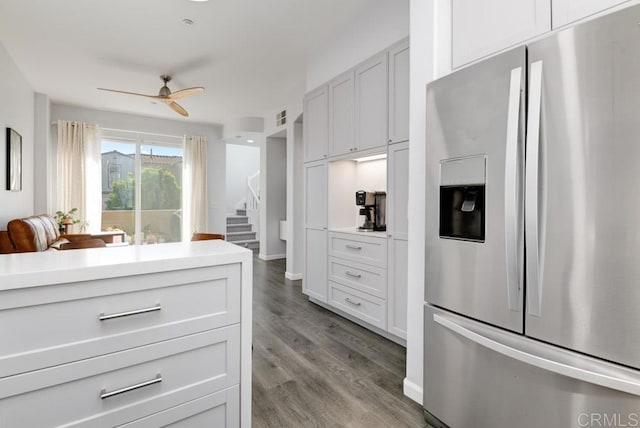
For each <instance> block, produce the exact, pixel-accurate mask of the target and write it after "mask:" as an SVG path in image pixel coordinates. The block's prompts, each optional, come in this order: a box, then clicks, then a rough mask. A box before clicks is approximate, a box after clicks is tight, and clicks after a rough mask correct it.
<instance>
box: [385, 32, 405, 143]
mask: <svg viewBox="0 0 640 428" xmlns="http://www.w3.org/2000/svg"><path fill="white" fill-rule="evenodd" d="M407 140H409V40H403V41H402V42H400V43H398V44H397V45H395V46H393V47H392V48H391V49H390V50H389V143H399V142H402V141H407Z"/></svg>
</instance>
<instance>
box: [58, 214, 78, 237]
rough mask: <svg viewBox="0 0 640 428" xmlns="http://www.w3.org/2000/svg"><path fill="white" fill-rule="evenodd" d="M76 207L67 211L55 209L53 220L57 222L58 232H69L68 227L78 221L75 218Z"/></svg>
mask: <svg viewBox="0 0 640 428" xmlns="http://www.w3.org/2000/svg"><path fill="white" fill-rule="evenodd" d="M77 212H78V208H71V209H70V210H69V211H67V212H64V211H56V215H55V217H54V218H55V220H56V222H57V223H58V230H59V231H60V233H69V228H70V227H71V226H73V225H74V224H78V223H80V220H79V219H76V218H75V215H76V213H77Z"/></svg>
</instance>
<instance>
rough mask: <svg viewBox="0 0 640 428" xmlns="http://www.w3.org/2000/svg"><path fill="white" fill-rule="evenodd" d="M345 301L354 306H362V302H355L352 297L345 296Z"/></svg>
mask: <svg viewBox="0 0 640 428" xmlns="http://www.w3.org/2000/svg"><path fill="white" fill-rule="evenodd" d="M344 301H345V302H347V303H350V304H352V305H353V306H360V305H361V304H362V303H360V302H354V301H353V300H351V299H350V298H348V297H347V298H345V299H344Z"/></svg>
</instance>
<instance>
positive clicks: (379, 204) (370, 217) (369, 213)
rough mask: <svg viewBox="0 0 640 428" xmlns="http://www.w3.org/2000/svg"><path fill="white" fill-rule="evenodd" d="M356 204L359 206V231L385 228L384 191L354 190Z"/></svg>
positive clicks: (385, 199)
mask: <svg viewBox="0 0 640 428" xmlns="http://www.w3.org/2000/svg"><path fill="white" fill-rule="evenodd" d="M356 205H358V206H359V207H362V208H360V211H359V214H360V217H359V219H360V220H359V221H358V223H359V226H358V231H360V232H382V231H385V230H387V225H386V216H385V212H386V208H387V207H386V205H387V193H386V192H367V191H365V190H358V191H357V192H356Z"/></svg>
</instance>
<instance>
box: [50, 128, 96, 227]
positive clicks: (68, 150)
mask: <svg viewBox="0 0 640 428" xmlns="http://www.w3.org/2000/svg"><path fill="white" fill-rule="evenodd" d="M56 124H57V128H58V140H57V147H56V161H57V162H56V164H57V168H56V171H57V184H56V210H59V211H64V212H67V211H69V210H71V209H72V208H78V212H77V216H76V218H77V219H79V220H80V221H81V222H84V223H85V225H86V231H87V232H99V231H100V229H101V223H102V186H101V182H102V175H101V171H102V163H101V157H100V156H101V155H100V140H101V136H100V127H99V126H98V125H95V124H87V123H82V122H74V121H65V120H58V121H57V123H56Z"/></svg>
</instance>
